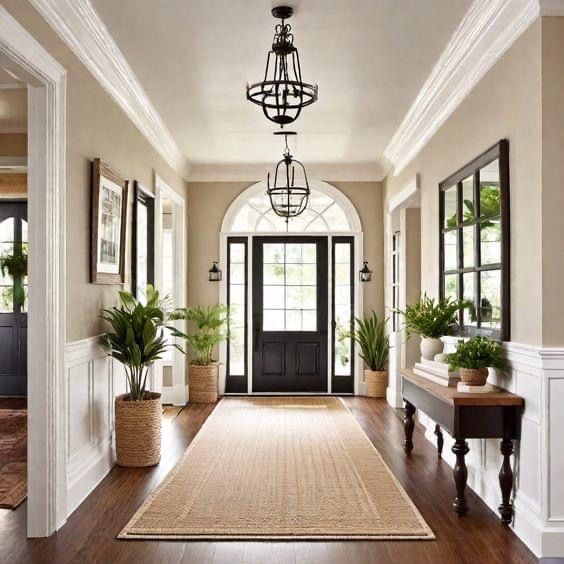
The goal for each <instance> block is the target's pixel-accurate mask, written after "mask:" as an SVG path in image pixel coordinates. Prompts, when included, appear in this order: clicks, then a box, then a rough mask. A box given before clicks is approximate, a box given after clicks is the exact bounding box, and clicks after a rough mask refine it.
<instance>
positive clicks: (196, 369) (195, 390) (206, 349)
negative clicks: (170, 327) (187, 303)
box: [170, 304, 229, 403]
mask: <svg viewBox="0 0 564 564" xmlns="http://www.w3.org/2000/svg"><path fill="white" fill-rule="evenodd" d="M170 319H180V320H185V321H188V322H189V323H190V324H191V325H192V331H190V330H189V332H188V333H184V332H182V331H179V330H174V331H173V334H174V335H175V336H177V337H182V338H184V339H185V340H186V343H187V345H188V347H189V348H190V349H192V353H193V355H194V356H193V359H192V362H191V363H190V370H189V375H188V383H189V401H191V402H196V403H215V402H216V401H217V397H218V391H217V383H218V377H219V363H218V362H216V361H214V360H213V358H212V355H213V349H214V347H215V346H216V345H218V344H219V343H221V342H222V341H223V340H224V339H226V337H227V326H228V323H229V308H228V307H227V306H224V305H221V304H218V305H215V306H211V307H200V306H196V307H185V308H180V309H177V310H175V311H174V312H173V313H172V314H171V316H170Z"/></svg>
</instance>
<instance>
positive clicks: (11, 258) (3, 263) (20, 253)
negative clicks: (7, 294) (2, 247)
mask: <svg viewBox="0 0 564 564" xmlns="http://www.w3.org/2000/svg"><path fill="white" fill-rule="evenodd" d="M0 272H2V276H6V274H9V275H10V276H11V277H12V278H13V280H14V302H15V303H17V304H18V305H23V304H24V302H25V291H24V287H23V280H24V278H25V277H26V276H27V245H26V243H23V244H22V245H14V250H13V251H12V252H11V253H9V252H8V253H4V254H3V255H2V256H1V257H0Z"/></svg>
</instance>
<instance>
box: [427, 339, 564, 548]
mask: <svg viewBox="0 0 564 564" xmlns="http://www.w3.org/2000/svg"><path fill="white" fill-rule="evenodd" d="M442 340H443V341H444V342H445V345H446V346H445V351H446V352H452V351H453V350H454V347H455V344H456V341H457V340H458V339H457V338H456V337H443V339H442ZM504 348H505V356H506V360H507V364H508V370H507V374H505V375H501V374H498V373H497V372H496V371H495V370H490V376H489V381H490V382H491V383H493V384H495V385H497V386H500V387H502V388H504V389H507V390H509V391H511V392H513V393H515V394H518V395H520V396H522V397H524V398H525V410H524V412H523V418H522V425H521V440H520V441H518V442H517V443H516V448H515V458H514V461H513V467H514V472H515V484H516V488H515V492H514V507H515V520H514V523H513V527H514V530H515V533H516V534H517V535H518V536H519V537H520V538H521V539H522V540H523V542H525V544H527V546H528V547H529V548H530V549H531V550H532V551H533V552H534V553H535V554H536V555H537V556H538V557H561V556H563V555H564V486H563V484H562V479H561V476H562V475H563V474H564V449H562V439H561V429H562V427H563V426H564V411H563V410H562V397H564V349H543V348H539V347H532V346H529V345H522V344H519V343H512V342H508V343H504ZM419 420H420V421H421V423H422V424H423V425H424V426H425V428H426V431H425V436H426V437H427V439H428V440H429V441H431V442H432V443H435V442H436V437H435V435H434V430H435V422H434V421H432V420H431V419H430V418H429V417H427V416H426V415H425V414H424V413H421V412H419ZM559 433H560V434H559ZM444 436H445V448H444V450H443V458H444V460H445V461H446V462H447V463H448V464H450V465H451V466H454V462H455V457H454V455H453V454H452V452H451V450H450V448H451V446H452V444H453V440H452V438H451V437H450V436H449V435H448V434H447V433H446V432H444ZM468 443H469V446H470V453H469V455H468V456H467V466H468V486H469V487H471V488H472V489H473V490H474V491H475V492H476V493H477V494H478V495H479V496H480V497H481V498H482V499H483V500H484V501H485V502H486V503H487V504H488V505H489V506H490V507H491V509H492V510H493V511H497V506H498V505H499V503H500V501H501V499H500V496H501V494H500V491H499V482H498V473H499V469H500V468H501V461H502V460H501V455H500V452H499V446H500V445H499V443H500V441H499V440H489V439H488V440H469V441H468ZM470 511H471V509H470Z"/></svg>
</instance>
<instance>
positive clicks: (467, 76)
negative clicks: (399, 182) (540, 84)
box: [384, 0, 561, 175]
mask: <svg viewBox="0 0 564 564" xmlns="http://www.w3.org/2000/svg"><path fill="white" fill-rule="evenodd" d="M549 3H550V4H553V5H549ZM556 4H558V5H557V6H556ZM560 7H561V0H549V1H547V0H544V1H543V0H541V2H540V3H539V0H511V1H507V0H475V1H474V2H473V3H472V5H471V6H470V8H469V10H468V12H466V14H465V16H464V18H463V19H462V21H461V23H460V25H459V26H458V28H457V29H456V31H455V32H454V34H453V36H452V38H451V40H450V41H449V43H448V44H447V46H446V48H445V50H444V51H443V53H442V54H441V56H440V57H439V60H438V61H437V63H436V64H435V66H434V67H433V70H432V71H431V74H430V75H429V77H428V78H427V80H426V82H425V84H424V85H423V87H422V88H421V90H420V92H419V94H418V95H417V97H416V99H415V102H414V103H413V105H412V106H411V108H410V109H409V111H408V112H407V114H406V116H405V118H404V119H403V121H402V122H401V124H400V126H399V127H398V129H397V131H396V132H395V133H394V135H393V137H392V139H391V140H390V143H389V144H388V146H387V147H386V149H385V151H384V156H385V157H386V159H387V160H388V162H389V163H391V165H392V166H393V167H394V175H397V174H399V173H400V172H401V171H402V170H403V169H404V168H405V167H406V166H407V165H408V164H409V163H410V162H411V161H412V160H413V159H414V158H415V157H416V156H417V154H418V153H419V151H421V149H422V148H423V147H424V146H425V144H426V143H427V142H428V141H429V140H430V139H431V137H433V135H434V134H435V133H436V132H437V131H438V130H439V129H440V127H441V126H442V125H443V124H444V123H445V121H446V120H447V119H448V118H449V116H450V115H451V114H452V113H453V112H454V110H455V109H456V108H457V107H458V106H459V105H460V104H461V102H462V101H463V100H464V99H465V98H466V97H467V96H468V94H470V92H471V91H472V90H473V89H474V87H475V86H476V85H477V84H478V83H479V82H480V80H482V78H483V77H484V76H485V74H486V73H487V72H488V71H489V70H490V69H491V68H492V67H493V65H494V64H495V63H496V62H497V61H498V60H499V59H500V57H502V56H503V54H504V53H506V51H507V50H508V49H509V48H510V47H511V45H513V43H514V42H515V41H516V40H517V38H518V37H519V36H520V35H521V34H522V33H523V32H524V31H526V29H527V28H528V27H529V26H530V25H531V24H532V23H533V22H534V21H535V20H536V19H537V18H538V17H539V15H540V14H541V10H542V13H543V15H548V14H556V13H557V11H558V9H559V8H560Z"/></svg>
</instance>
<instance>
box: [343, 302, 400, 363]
mask: <svg viewBox="0 0 564 564" xmlns="http://www.w3.org/2000/svg"><path fill="white" fill-rule="evenodd" d="M387 321H388V320H387V319H383V320H379V319H378V316H377V315H376V312H375V311H374V310H372V314H371V315H369V316H366V317H365V318H364V319H359V318H358V317H357V318H355V322H354V325H355V326H354V327H353V329H352V330H351V331H340V332H339V340H343V339H345V338H351V337H352V338H353V339H354V341H355V342H356V343H358V345H359V346H360V350H361V354H360V357H361V358H362V359H363V360H364V362H365V363H366V365H367V366H368V367H369V368H370V370H373V371H375V372H381V371H383V370H386V365H387V363H388V354H389V351H390V343H389V340H388V336H387V335H386V323H387Z"/></svg>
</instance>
